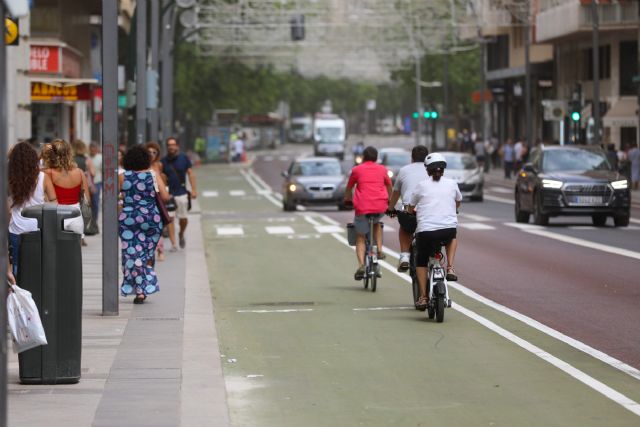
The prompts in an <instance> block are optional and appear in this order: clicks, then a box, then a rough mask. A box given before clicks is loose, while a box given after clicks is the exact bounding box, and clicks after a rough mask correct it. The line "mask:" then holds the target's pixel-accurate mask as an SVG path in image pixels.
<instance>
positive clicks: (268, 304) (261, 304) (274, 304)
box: [251, 301, 315, 307]
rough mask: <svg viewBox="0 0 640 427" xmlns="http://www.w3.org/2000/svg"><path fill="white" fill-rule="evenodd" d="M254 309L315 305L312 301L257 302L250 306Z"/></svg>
mask: <svg viewBox="0 0 640 427" xmlns="http://www.w3.org/2000/svg"><path fill="white" fill-rule="evenodd" d="M251 305H252V306H256V307H281V306H291V305H293V306H301V305H315V302H313V301H276V302H257V303H253V304H251Z"/></svg>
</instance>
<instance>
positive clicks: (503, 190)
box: [487, 187, 513, 194]
mask: <svg viewBox="0 0 640 427" xmlns="http://www.w3.org/2000/svg"><path fill="white" fill-rule="evenodd" d="M487 190H489V191H493V192H494V193H504V194H511V193H513V190H512V189H511V188H506V187H489V188H487Z"/></svg>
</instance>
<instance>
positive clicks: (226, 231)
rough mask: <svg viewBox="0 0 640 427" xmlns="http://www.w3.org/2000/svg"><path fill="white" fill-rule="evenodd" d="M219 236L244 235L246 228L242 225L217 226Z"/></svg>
mask: <svg viewBox="0 0 640 427" xmlns="http://www.w3.org/2000/svg"><path fill="white" fill-rule="evenodd" d="M216 233H218V236H242V235H243V234H244V230H243V229H242V227H216Z"/></svg>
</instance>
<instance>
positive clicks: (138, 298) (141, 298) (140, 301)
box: [133, 294, 147, 304]
mask: <svg viewBox="0 0 640 427" xmlns="http://www.w3.org/2000/svg"><path fill="white" fill-rule="evenodd" d="M146 299H147V297H146V296H144V295H143V294H138V295H136V297H135V298H134V299H133V303H134V304H144V300H146Z"/></svg>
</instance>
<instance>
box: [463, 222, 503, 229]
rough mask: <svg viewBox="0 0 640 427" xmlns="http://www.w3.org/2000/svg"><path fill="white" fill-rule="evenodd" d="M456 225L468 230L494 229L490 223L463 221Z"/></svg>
mask: <svg viewBox="0 0 640 427" xmlns="http://www.w3.org/2000/svg"><path fill="white" fill-rule="evenodd" d="M458 225H459V226H460V227H463V228H466V229H469V230H495V229H496V228H495V227H494V226H492V225H487V224H483V223H481V222H463V223H460V224H458Z"/></svg>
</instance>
